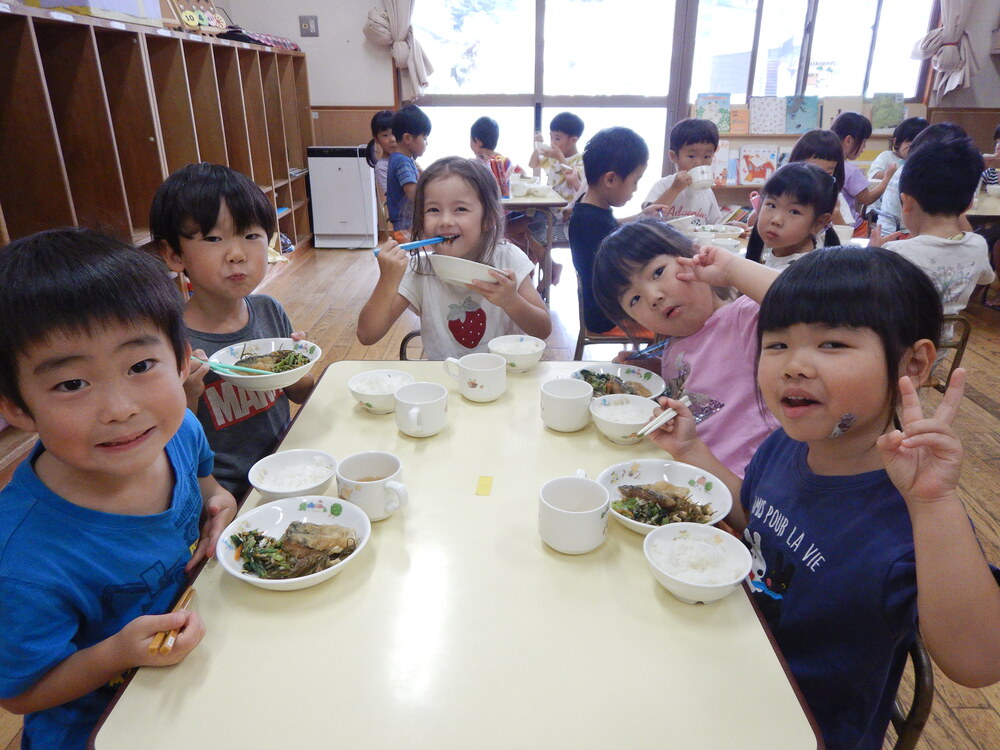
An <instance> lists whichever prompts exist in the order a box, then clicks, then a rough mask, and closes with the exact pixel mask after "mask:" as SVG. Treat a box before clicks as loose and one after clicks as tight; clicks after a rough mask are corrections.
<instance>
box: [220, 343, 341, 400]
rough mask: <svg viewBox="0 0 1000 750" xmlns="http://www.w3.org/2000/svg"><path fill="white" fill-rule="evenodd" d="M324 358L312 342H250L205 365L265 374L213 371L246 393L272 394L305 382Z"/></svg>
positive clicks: (224, 353)
mask: <svg viewBox="0 0 1000 750" xmlns="http://www.w3.org/2000/svg"><path fill="white" fill-rule="evenodd" d="M322 356H323V350H322V349H320V348H319V346H318V345H316V344H314V343H312V342H311V341H294V340H292V339H289V338H270V339H253V340H252V341H243V342H241V343H239V344H233V345H232V346H227V347H226V348H225V349H220V350H219V351H217V352H216V353H215V354H213V355H212V356H211V357H209V358H208V361H209V362H210V363H211V362H217V363H219V364H223V365H238V366H240V367H250V368H252V369H254V370H266V371H267V374H265V375H255V374H252V373H249V372H233V371H231V370H222V369H219V370H216V372H218V373H219V377H221V378H222V379H223V380H225V381H226V382H227V383H232V384H233V385H238V386H239V387H240V388H242V389H244V390H247V391H273V390H277V389H278V388H287V387H288V386H290V385H292V384H293V383H297V382H298V381H299V380H301V379H302V378H304V377H305V376H306V374H307V373H308V372H309V371H310V370H311V369H312V367H313V365H315V364H316V362H318V361H319V359H320V357H322Z"/></svg>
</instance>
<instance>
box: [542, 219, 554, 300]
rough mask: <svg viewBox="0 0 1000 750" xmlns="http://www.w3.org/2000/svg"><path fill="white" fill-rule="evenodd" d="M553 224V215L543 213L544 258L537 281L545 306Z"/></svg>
mask: <svg viewBox="0 0 1000 750" xmlns="http://www.w3.org/2000/svg"><path fill="white" fill-rule="evenodd" d="M554 223H555V214H554V213H553V212H552V211H550V210H547V209H546V211H545V258H544V259H543V260H542V262H541V264H540V265H539V272H538V273H539V275H540V276H541V278H540V279H539V280H540V281H541V282H542V289H541V293H542V299H543V300H545V304H546V305H547V304H549V291H550V289H551V288H552V227H553V224H554Z"/></svg>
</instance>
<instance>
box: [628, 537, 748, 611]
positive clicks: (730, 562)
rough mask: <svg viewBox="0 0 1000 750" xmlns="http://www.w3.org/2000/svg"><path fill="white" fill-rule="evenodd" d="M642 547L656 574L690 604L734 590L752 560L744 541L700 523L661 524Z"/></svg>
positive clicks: (720, 596) (715, 598)
mask: <svg viewBox="0 0 1000 750" xmlns="http://www.w3.org/2000/svg"><path fill="white" fill-rule="evenodd" d="M642 551H643V553H644V554H645V555H646V563H647V564H648V565H649V571H650V572H651V573H652V574H653V577H654V578H655V579H656V580H657V581H658V582H659V583H660V585H661V586H663V588H665V589H666V590H667V591H669V592H670V593H671V594H673V595H674V597H676V598H677V599H680V600H681V601H682V602H685V603H687V604H698V603H707V602H714V601H717V600H719V599H722V598H723V597H725V596H728V595H729V594H731V593H733V591H735V590H736V589H738V588H739V587H740V584H741V583H742V582H743V581H744V579H746V577H747V575H749V573H750V566H751V564H752V560H751V557H750V550H748V549H747V548H746V545H745V544H743V542H741V541H740V540H739V539H737V538H736V537H734V536H732V535H731V534H728V533H726V532H725V531H722V530H721V529H717V528H715V527H714V526H705V525H703V524H700V523H672V524H668V525H667V526H660V527H658V528H656V529H655V530H653V531H651V532H650V533H649V534H648V535H647V536H646V538H645V539H644V540H643V543H642ZM708 581H711V582H708Z"/></svg>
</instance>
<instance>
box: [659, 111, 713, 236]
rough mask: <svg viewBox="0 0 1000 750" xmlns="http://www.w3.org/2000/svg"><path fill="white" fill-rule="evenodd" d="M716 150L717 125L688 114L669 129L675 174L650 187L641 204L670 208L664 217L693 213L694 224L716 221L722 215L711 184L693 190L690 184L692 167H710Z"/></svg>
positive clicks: (664, 212)
mask: <svg viewBox="0 0 1000 750" xmlns="http://www.w3.org/2000/svg"><path fill="white" fill-rule="evenodd" d="M718 150H719V129H718V128H717V127H716V126H715V123H714V122H712V121H711V120H700V119H697V118H695V117H689V118H687V119H685V120H681V121H680V122H678V123H677V124H676V125H674V126H673V128H671V129H670V151H669V152H668V153H669V156H670V161H672V162H673V163H674V164H675V165H677V171H676V172H675V173H674V174H671V175H667V176H666V177H664V178H662V179H659V180H657V181H656V183H655V184H654V185H653V187H652V188H650V191H649V194H648V195H647V196H646V200H644V201H643V203H642V207H643V208H645V207H646V206H649V205H652V204H654V203H658V204H663V205H664V206H669V207H670V208H668V209H665V210H664V211H663V218H665V219H672V218H677V217H680V216H693V217H695V220H694V221H695V224H718V223H719V221H721V219H722V211H721V210H720V209H719V202H718V201H717V200H716V199H715V193H713V192H712V189H711V188H705V189H700V190H696V189H695V188H694V187H692V183H693V177H692V173H691V170H693V169H697V168H699V167H708V169H709V170H711V168H712V161H713V160H714V159H715V152H716V151H718Z"/></svg>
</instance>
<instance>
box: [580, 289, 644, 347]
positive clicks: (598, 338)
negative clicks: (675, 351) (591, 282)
mask: <svg viewBox="0 0 1000 750" xmlns="http://www.w3.org/2000/svg"><path fill="white" fill-rule="evenodd" d="M580 286H581V285H580V274H577V275H576V309H577V316H578V317H579V319H580V333H579V334H578V335H577V337H576V349H575V350H574V351H573V360H574V361H576V362H579V361H580V358H581V357H582V356H583V348H584V347H585V346H589V345H590V344H623V345H632V346H633V347H635V344H636V343H639V344H651V343H653V337H652V336H640V337H638V338H637V339H636V340H635V341H633V340H632V339H631V338H629V337H628V336H627V335H625V334H623V333H617V332H616V333H594V332H593V331H588V330H587V324H586V323H585V322H584V320H583V292H582V291H581V290H580ZM636 348H637V347H636Z"/></svg>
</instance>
